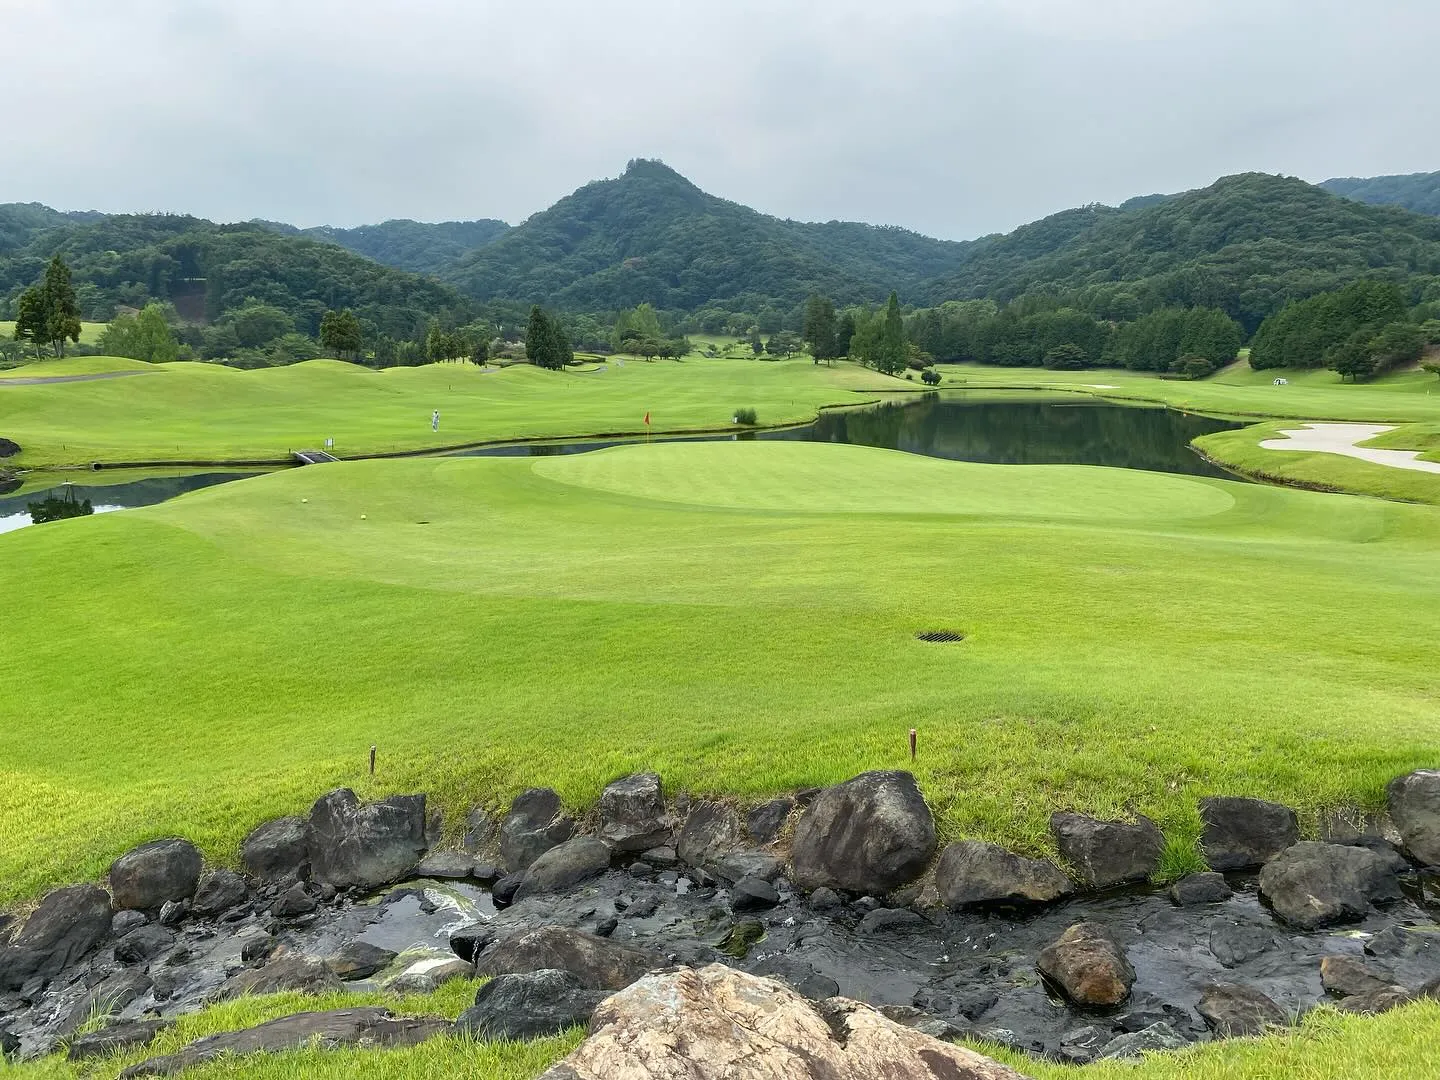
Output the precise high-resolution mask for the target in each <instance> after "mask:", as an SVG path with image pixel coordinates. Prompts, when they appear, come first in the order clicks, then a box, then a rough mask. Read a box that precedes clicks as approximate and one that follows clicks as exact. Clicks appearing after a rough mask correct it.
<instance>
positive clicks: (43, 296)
mask: <svg viewBox="0 0 1440 1080" xmlns="http://www.w3.org/2000/svg"><path fill="white" fill-rule="evenodd" d="M15 337H16V339H17V340H28V341H30V342H33V343H34V345H35V350H36V355H39V350H40V344H41V343H42V342H43V343H45V344H46V345H49V346H50V347H51V348H52V349H54V350H55V355H56V356H57V357H63V356H64V355H65V339H66V338H69V339H70V340H71V341H74V342H77V343H78V342H79V341H80V305H79V303H78V302H77V301H76V299H75V286H74V285H72V284H71V283H70V268H69V267H68V266H66V265H65V260H64V259H62V258H60V256H59V255H58V254H57V255H56V256H55V257H54V258H52V259H51V260H50V265H49V266H47V267H46V268H45V277H44V279H43V280H42V281H41V282H40V284H39V285H35V286H32V287H31V288H29V289H26V290H25V292H24V293H22V294H21V296H20V302H19V306H18V310H17V311H16V320H15Z"/></svg>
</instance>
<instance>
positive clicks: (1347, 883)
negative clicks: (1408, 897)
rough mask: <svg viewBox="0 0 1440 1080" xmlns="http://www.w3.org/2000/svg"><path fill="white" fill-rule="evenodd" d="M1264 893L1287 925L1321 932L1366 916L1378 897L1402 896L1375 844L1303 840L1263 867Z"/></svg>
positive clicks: (1382, 899)
mask: <svg viewBox="0 0 1440 1080" xmlns="http://www.w3.org/2000/svg"><path fill="white" fill-rule="evenodd" d="M1260 895H1261V896H1262V897H1264V898H1265V900H1267V901H1268V902H1269V904H1270V906H1271V908H1273V909H1274V911H1275V914H1276V915H1278V916H1280V918H1282V919H1283V920H1285V921H1286V922H1287V923H1290V924H1291V925H1292V926H1298V927H1300V928H1301V929H1302V930H1315V929H1318V928H1319V927H1322V926H1330V925H1332V924H1334V923H1338V922H1346V921H1348V920H1354V919H1362V918H1364V917H1365V915H1366V914H1367V913H1368V912H1369V910H1370V904H1371V902H1372V901H1384V900H1396V899H1399V897H1400V882H1399V880H1398V879H1397V878H1396V877H1395V871H1394V868H1393V864H1392V863H1391V862H1390V861H1389V860H1387V859H1385V858H1384V857H1382V856H1380V855H1377V854H1376V853H1375V852H1373V851H1371V850H1370V849H1369V848H1363V847H1350V846H1348V845H1345V844H1321V843H1317V842H1315V841H1311V840H1302V841H1301V842H1300V843H1298V844H1293V845H1291V846H1290V847H1288V848H1286V849H1285V850H1284V851H1283V852H1281V853H1280V854H1279V855H1277V856H1276V857H1275V858H1274V859H1272V860H1271V861H1270V862H1268V863H1266V864H1265V865H1264V867H1262V868H1261V870H1260Z"/></svg>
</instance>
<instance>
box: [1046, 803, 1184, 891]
mask: <svg viewBox="0 0 1440 1080" xmlns="http://www.w3.org/2000/svg"><path fill="white" fill-rule="evenodd" d="M1050 832H1051V833H1052V834H1053V835H1054V837H1055V842H1056V843H1057V844H1058V845H1059V846H1060V854H1061V855H1062V856H1064V858H1065V860H1066V861H1067V862H1069V863H1070V865H1071V866H1073V867H1074V868H1075V872H1076V873H1077V874H1079V875H1080V880H1081V881H1083V882H1084V883H1085V884H1086V885H1089V886H1090V887H1091V888H1094V889H1104V888H1108V887H1109V886H1111V885H1119V884H1122V883H1124V882H1127V881H1144V880H1145V879H1146V878H1148V877H1150V875H1151V874H1153V873H1155V871H1156V870H1158V869H1159V868H1160V855H1161V853H1162V852H1163V851H1164V850H1165V838H1164V837H1163V836H1161V835H1160V829H1159V828H1158V827H1157V826H1156V824H1155V823H1154V822H1153V821H1151V820H1150V819H1149V818H1147V817H1137V818H1136V819H1135V822H1134V824H1130V823H1129V822H1125V821H1101V820H1099V819H1098V818H1092V817H1086V816H1085V815H1084V814H1070V813H1056V814H1052V815H1051V816H1050Z"/></svg>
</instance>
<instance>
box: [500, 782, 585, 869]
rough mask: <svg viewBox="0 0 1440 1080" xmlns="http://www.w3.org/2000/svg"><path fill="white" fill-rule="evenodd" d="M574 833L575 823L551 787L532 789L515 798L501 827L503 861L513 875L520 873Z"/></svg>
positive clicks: (501, 855)
mask: <svg viewBox="0 0 1440 1080" xmlns="http://www.w3.org/2000/svg"><path fill="white" fill-rule="evenodd" d="M574 832H575V822H574V820H573V819H571V818H570V817H568V816H567V815H566V814H565V813H564V811H563V809H562V807H561V805H560V796H559V795H557V794H556V793H555V792H554V791H552V790H551V789H550V788H530V789H529V790H528V791H522V792H521V793H520V794H519V795H517V796H515V801H514V802H512V803H511V804H510V812H509V813H507V814H506V815H505V820H504V821H503V822H501V824H500V860H501V862H503V863H504V864H505V870H506V872H507V873H510V874H518V873H520V872H522V871H523V870H525V869H526V868H527V867H529V865H530V864H531V863H532V862H534V861H535V860H536V859H538V858H539V857H540V856H541V855H543V854H545V852H547V851H549V850H550V849H551V848H553V847H554V846H555V845H556V844H563V843H564V842H565V841H566V840H569V839H570V837H571V836H572V835H573V834H574Z"/></svg>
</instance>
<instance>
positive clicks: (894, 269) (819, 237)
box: [440, 160, 971, 311]
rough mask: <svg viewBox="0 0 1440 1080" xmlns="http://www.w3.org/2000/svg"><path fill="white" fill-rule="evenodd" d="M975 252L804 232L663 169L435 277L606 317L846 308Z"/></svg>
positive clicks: (810, 227)
mask: <svg viewBox="0 0 1440 1080" xmlns="http://www.w3.org/2000/svg"><path fill="white" fill-rule="evenodd" d="M970 246H971V245H969V244H966V243H955V242H951V241H944V240H933V239H931V238H929V237H925V236H921V235H919V234H918V233H913V232H909V231H907V230H905V229H898V228H887V227H880V226H874V225H861V224H855V223H852V222H839V221H832V222H829V223H827V224H808V223H802V222H797V221H786V220H782V219H780V218H775V217H770V216H767V215H765V214H761V213H758V212H757V211H755V210H752V209H750V208H749V207H745V206H741V205H739V204H738V203H733V202H728V201H726V200H725V199H720V198H717V197H715V196H713V195H708V194H706V193H705V192H703V191H701V190H700V189H699V188H698V187H696V186H695V185H694V184H692V183H691V182H690V181H688V180H686V179H685V178H684V177H683V176H681V175H680V174H679V173H677V172H675V171H674V170H673V169H671V168H669V167H667V166H666V165H664V164H662V163H660V162H658V161H644V160H638V161H632V162H631V163H630V165H629V167H628V168H626V170H625V172H624V174H623V175H622V176H620V177H618V178H616V179H612V180H599V181H596V182H594V183H591V184H587V185H585V186H584V187H582V188H580V189H579V190H578V191H576V192H574V193H573V194H571V195H568V196H566V197H565V198H563V199H561V200H560V201H559V202H557V203H556V204H555V205H554V206H552V207H550V208H549V209H548V210H544V211H542V212H540V213H538V214H536V215H534V216H533V217H531V218H529V219H528V220H527V221H525V222H524V223H523V224H521V225H518V226H516V227H515V228H514V229H511V230H510V231H509V232H507V233H505V234H504V235H503V236H501V237H500V238H499V239H497V240H495V241H494V242H493V243H490V244H487V245H486V246H484V247H482V248H480V249H479V250H478V251H475V252H473V253H472V254H470V255H469V256H467V257H465V258H463V259H462V260H460V262H459V263H457V264H456V265H455V266H453V267H451V268H450V269H448V270H442V271H441V272H440V276H441V277H442V279H443V280H445V281H448V282H450V283H451V284H453V285H454V286H455V287H456V288H457V289H459V290H460V291H461V292H463V293H466V294H468V295H470V296H472V297H475V298H477V299H480V300H491V299H501V300H511V301H521V302H526V303H529V302H540V303H547V304H552V305H556V306H558V307H561V308H564V309H568V310H579V311H587V310H588V311H594V310H613V309H616V308H620V307H630V306H633V305H635V304H639V303H642V302H649V303H651V304H654V305H655V306H656V307H660V308H668V309H683V310H690V311H693V310H695V309H697V308H700V307H703V306H704V305H706V304H707V303H710V302H712V301H714V302H717V303H719V304H721V305H723V306H725V307H726V308H727V309H729V310H752V311H753V310H759V308H760V307H762V306H764V305H765V304H769V303H777V304H781V305H785V306H791V305H794V304H798V303H800V302H801V301H803V300H804V299H805V297H806V296H808V295H809V294H810V293H811V292H815V291H819V292H823V293H827V294H829V295H830V296H832V297H834V298H835V299H837V300H839V301H842V302H853V301H862V300H863V301H877V300H881V299H883V298H884V297H885V296H886V295H887V294H888V293H889V291H890V290H891V289H900V290H901V291H902V292H907V291H913V290H916V289H918V288H919V287H920V285H921V284H922V283H923V282H925V281H926V280H928V279H931V278H934V277H936V276H937V275H939V274H943V273H945V272H947V271H950V270H953V269H954V268H956V267H957V266H959V265H960V264H961V262H962V261H963V260H964V257H965V254H966V252H967V251H968V250H969V248H970Z"/></svg>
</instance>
